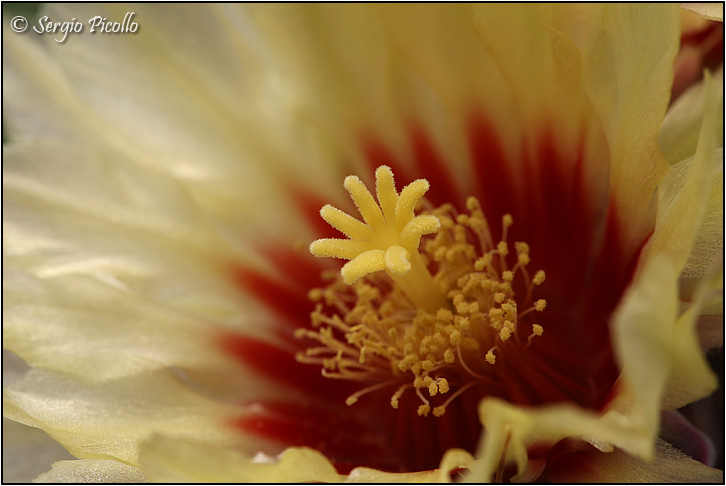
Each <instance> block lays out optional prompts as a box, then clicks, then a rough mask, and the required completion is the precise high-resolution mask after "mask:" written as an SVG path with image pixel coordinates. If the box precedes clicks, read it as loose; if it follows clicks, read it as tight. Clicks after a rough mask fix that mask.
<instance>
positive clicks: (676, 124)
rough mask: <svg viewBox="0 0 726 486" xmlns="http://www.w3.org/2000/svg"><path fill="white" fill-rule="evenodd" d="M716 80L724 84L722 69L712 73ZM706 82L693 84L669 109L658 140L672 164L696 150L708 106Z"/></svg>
mask: <svg viewBox="0 0 726 486" xmlns="http://www.w3.org/2000/svg"><path fill="white" fill-rule="evenodd" d="M713 79H714V83H715V84H716V85H717V86H721V85H723V68H719V69H718V70H717V71H715V72H714V74H713ZM704 86H705V81H701V82H699V83H696V84H694V85H693V86H691V87H690V88H689V89H688V90H687V91H686V92H685V93H683V94H682V95H680V96H679V97H678V98H677V99H676V100H675V101H674V102H673V104H672V105H671V106H670V108H668V113H666V116H665V119H664V120H663V126H662V128H661V131H660V134H659V135H658V142H659V144H660V148H661V150H662V151H663V155H664V156H665V158H666V160H668V162H669V163H670V164H671V165H673V164H676V163H678V162H680V161H681V160H684V159H687V158H689V157H691V156H693V154H694V153H696V146H697V145H698V139H699V136H700V134H701V126H702V125H703V116H704V114H705V108H706V107H707V106H708V105H707V104H706V102H705V98H704V97H705V96H706V91H705V89H704Z"/></svg>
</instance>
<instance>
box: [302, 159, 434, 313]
mask: <svg viewBox="0 0 726 486" xmlns="http://www.w3.org/2000/svg"><path fill="white" fill-rule="evenodd" d="M343 186H344V187H345V188H346V190H347V191H348V193H349V194H350V197H351V199H352V200H353V202H354V203H355V205H356V207H357V208H358V211H359V212H360V214H361V216H362V217H363V220H364V221H365V223H363V222H361V221H359V220H357V219H355V218H354V217H352V216H350V215H349V214H347V213H345V212H343V211H341V210H340V209H337V208H335V207H333V206H331V205H329V204H327V205H325V206H323V208H322V209H321V210H320V215H321V216H322V217H323V219H324V220H325V221H326V222H328V224H330V225H331V226H332V227H333V228H335V229H337V230H338V231H340V232H341V233H343V234H344V235H345V236H347V237H348V239H341V238H323V239H320V240H316V241H313V242H312V244H311V245H310V252H311V253H312V254H313V255H315V256H316V257H319V258H322V257H334V258H342V259H345V260H350V261H349V262H348V263H346V264H345V265H344V266H343V268H342V269H341V271H340V273H341V275H342V276H343V281H344V282H345V283H346V284H348V285H352V284H353V283H355V282H356V281H358V280H359V279H360V278H361V277H364V276H366V275H369V274H372V273H375V272H380V271H382V270H386V271H387V272H388V274H389V275H390V276H391V278H393V279H394V281H395V282H396V283H397V284H398V285H400V286H401V288H402V289H403V290H404V292H406V294H407V295H408V297H409V298H411V299H412V301H414V302H415V303H416V304H418V305H420V306H421V307H424V308H438V307H439V306H441V305H442V304H443V296H442V295H441V294H440V293H439V292H438V291H437V290H436V286H435V285H433V284H432V281H431V275H430V274H429V272H428V270H427V268H426V263H425V262H424V261H423V260H422V258H421V255H420V254H419V252H418V246H419V243H420V241H421V237H422V236H423V235H428V234H432V233H436V232H437V231H438V230H439V228H440V227H441V223H440V222H439V220H438V218H436V216H433V215H424V216H416V215H415V214H414V209H415V207H416V204H417V203H418V201H419V200H420V199H421V198H422V197H423V195H424V194H425V193H426V191H428V189H429V183H428V181H426V180H425V179H418V180H416V181H414V182H412V183H411V184H409V185H407V186H406V187H404V188H403V190H401V193H400V194H399V193H398V192H397V191H396V186H395V183H394V180H393V172H392V171H391V169H390V168H389V167H387V166H385V165H383V166H381V167H379V168H378V169H377V170H376V195H377V196H378V203H376V201H375V200H374V199H373V195H372V194H371V193H370V191H368V189H367V188H366V186H365V185H364V184H363V182H362V181H361V180H360V179H359V178H358V177H356V176H348V177H346V178H345V182H344V183H343Z"/></svg>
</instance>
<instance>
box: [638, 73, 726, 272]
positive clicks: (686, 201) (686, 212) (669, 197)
mask: <svg viewBox="0 0 726 486" xmlns="http://www.w3.org/2000/svg"><path fill="white" fill-rule="evenodd" d="M704 89H705V90H706V96H705V97H704V103H705V107H706V108H705V115H704V119H703V125H702V127H701V131H700V136H699V141H698V147H697V149H696V153H695V155H694V156H693V160H692V162H690V163H689V164H687V165H682V164H676V165H675V166H673V168H672V169H671V171H670V172H669V173H668V175H667V176H666V177H665V178H664V179H663V181H662V183H661V185H660V187H659V190H658V195H659V204H658V217H657V219H656V228H655V233H654V235H653V238H652V241H651V242H650V244H649V247H648V249H647V251H648V254H650V255H653V254H658V253H666V254H668V255H669V257H670V258H671V259H672V261H673V264H674V265H675V266H676V268H678V269H681V268H683V266H684V265H685V263H686V262H687V260H688V255H689V253H690V251H691V248H692V246H693V243H694V241H695V239H696V234H697V231H698V229H699V227H700V226H701V221H702V220H703V218H704V216H705V214H706V208H707V207H708V199H709V196H710V195H711V191H712V189H713V186H714V181H715V180H718V177H719V176H720V174H722V173H723V169H722V150H720V149H722V146H723V138H722V135H723V90H722V89H721V87H720V86H718V85H716V83H714V81H713V79H711V78H710V77H709V76H707V77H706V85H705V88H704Z"/></svg>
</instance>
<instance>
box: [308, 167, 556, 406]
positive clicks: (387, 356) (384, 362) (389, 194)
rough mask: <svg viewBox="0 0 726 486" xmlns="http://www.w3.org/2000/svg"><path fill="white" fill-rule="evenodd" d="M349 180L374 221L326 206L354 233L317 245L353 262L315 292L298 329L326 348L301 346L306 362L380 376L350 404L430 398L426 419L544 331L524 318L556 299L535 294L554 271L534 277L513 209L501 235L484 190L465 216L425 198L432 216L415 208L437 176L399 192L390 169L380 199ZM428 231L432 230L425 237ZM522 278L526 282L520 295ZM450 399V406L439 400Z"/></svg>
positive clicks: (353, 375)
mask: <svg viewBox="0 0 726 486" xmlns="http://www.w3.org/2000/svg"><path fill="white" fill-rule="evenodd" d="M345 187H346V188H347V189H348V191H349V192H350V194H351V197H352V198H353V200H354V202H355V203H356V206H357V207H358V209H359V210H360V212H361V214H362V215H363V219H364V220H365V221H366V223H367V225H368V226H366V225H364V224H363V223H361V222H360V221H358V220H355V219H354V218H352V217H350V216H348V215H347V214H345V213H343V212H341V211H339V210H337V209H335V208H332V206H325V207H324V208H323V210H322V211H321V214H322V215H323V218H325V220H326V221H328V222H329V223H330V224H331V225H332V226H334V227H335V228H337V229H339V230H340V231H342V232H343V233H344V234H346V235H347V236H348V237H349V238H350V240H338V239H325V240H318V241H316V242H314V243H313V244H312V245H311V247H310V248H311V252H312V253H313V254H315V255H316V256H334V257H339V258H348V259H350V261H349V262H348V263H347V264H346V265H345V266H344V267H343V269H342V271H341V273H340V274H339V275H329V276H328V278H330V279H331V283H330V284H329V285H328V286H327V287H325V288H323V289H314V290H312V291H311V292H310V294H309V297H310V299H311V300H313V301H314V302H316V308H315V311H314V312H313V313H312V314H311V324H312V329H299V330H298V331H297V335H298V336H300V337H306V338H309V339H312V340H314V341H317V342H318V343H319V345H317V346H312V347H309V348H308V349H306V351H305V352H301V353H298V355H297V360H298V361H300V362H303V363H310V364H317V365H319V366H321V367H322V374H323V375H324V376H326V377H329V378H334V379H345V380H357V381H361V382H368V383H371V385H370V386H367V387H365V388H363V389H361V390H359V391H358V392H356V393H354V394H353V395H351V396H350V397H348V399H347V401H346V403H347V404H348V405H351V404H353V403H355V402H356V401H357V400H358V399H359V398H360V397H361V396H363V395H366V394H368V393H371V392H374V391H377V390H380V389H383V388H393V387H396V388H395V391H394V393H393V395H392V396H391V399H390V403H391V406H392V407H393V408H398V406H399V401H400V398H401V397H402V396H403V394H404V393H405V392H406V391H407V390H411V391H412V392H413V393H415V394H416V395H417V397H418V399H419V400H420V402H421V405H420V406H419V407H418V409H417V413H418V414H419V415H428V413H430V412H431V411H432V410H433V415H434V416H437V417H440V416H442V415H443V414H444V413H445V411H446V407H447V406H448V405H449V404H450V403H451V401H452V400H454V399H455V398H456V397H458V396H460V395H461V394H462V393H464V392H466V391H467V390H469V389H471V388H473V387H484V388H485V387H487V386H489V385H491V384H492V383H493V378H492V373H491V368H489V367H490V366H492V365H494V364H495V363H496V356H497V354H498V353H502V352H506V349H508V347H510V346H528V345H530V343H531V341H532V339H533V338H534V337H537V336H541V335H542V334H543V332H544V329H543V327H542V326H541V325H539V324H535V323H531V322H530V324H529V326H528V327H531V330H532V332H531V334H529V336H528V337H527V339H526V343H525V342H523V339H524V337H526V332H525V336H520V334H521V333H520V332H519V328H520V327H521V325H522V323H523V318H524V317H525V316H527V315H528V314H530V313H531V312H541V311H543V310H544V308H545V306H546V302H545V301H544V300H543V299H540V300H537V301H533V300H532V293H533V289H534V287H535V286H537V285H540V284H542V283H543V282H544V279H545V275H544V272H542V271H541V270H540V271H538V272H536V273H535V277H534V278H532V279H530V277H529V274H528V272H527V270H526V266H527V265H528V264H529V263H530V247H529V245H528V244H527V243H524V242H516V243H514V245H513V247H512V246H511V245H510V244H509V243H508V242H507V232H508V228H509V227H510V226H511V225H512V224H513V223H514V221H513V218H512V216H511V215H508V214H507V215H504V216H503V218H502V236H501V238H500V239H499V240H498V241H496V242H495V241H494V239H493V238H492V235H491V232H490V228H489V225H488V223H487V220H486V218H485V217H484V214H483V212H482V210H481V207H480V206H479V202H478V201H477V200H476V199H475V198H469V200H468V201H467V209H468V213H466V214H464V213H462V214H459V213H457V212H456V210H455V209H454V208H453V206H451V205H449V204H445V205H443V206H441V207H439V208H432V207H429V205H428V203H427V201H426V200H422V201H421V203H420V204H421V205H422V206H423V212H424V214H423V215H419V216H415V215H414V208H415V206H416V204H417V203H418V201H419V199H420V198H421V197H422V195H423V194H424V192H426V190H427V189H428V183H427V182H426V181H424V180H418V181H415V182H414V183H412V184H409V185H408V186H406V187H405V188H404V189H403V190H402V191H401V194H400V195H398V194H396V191H395V186H394V183H393V174H392V173H391V171H390V169H389V168H388V167H385V166H384V167H380V168H379V169H378V170H377V171H376V189H377V195H378V200H379V203H380V207H379V206H378V205H376V204H375V202H374V201H373V196H372V195H371V194H370V193H369V192H368V191H367V190H366V189H365V187H364V186H363V184H362V183H361V182H360V181H359V180H358V179H357V178H351V177H348V178H347V179H346V183H345ZM326 208H327V209H326ZM434 221H435V223H434ZM432 233H435V234H433V235H431V234H432ZM423 235H431V236H426V238H425V239H424V240H423V242H422V244H421V243H420V242H421V239H422V236H423ZM419 246H421V248H420V249H419V248H418V247H419ZM399 249H400V250H399ZM389 253H393V255H392V256H391V257H390V258H389ZM511 253H514V255H510V254H511ZM376 255H377V256H376ZM510 260H514V261H515V263H514V265H513V266H511V267H510V266H509V262H510ZM381 270H385V272H380V271H381ZM516 278H522V279H523V281H524V287H525V289H526V295H525V296H524V298H520V299H519V300H518V299H517V298H516V297H517V296H515V292H514V290H513V282H514V281H515V279H516ZM522 306H524V308H522ZM529 319H530V318H528V320H529ZM439 396H442V397H443V398H442V399H441V400H443V402H442V403H440V404H436V405H432V402H431V400H437V401H438V400H439V398H438V397H439Z"/></svg>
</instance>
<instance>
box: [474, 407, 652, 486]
mask: <svg viewBox="0 0 726 486" xmlns="http://www.w3.org/2000/svg"><path fill="white" fill-rule="evenodd" d="M479 418H480V420H481V423H482V425H483V426H484V429H485V431H484V433H483V434H482V438H481V439H480V442H479V447H478V452H477V456H476V459H477V460H476V461H475V462H474V463H473V464H472V466H471V472H470V473H469V474H467V475H466V477H465V480H466V481H467V482H474V483H478V482H489V481H496V480H497V479H498V476H497V472H498V471H499V470H500V469H499V467H500V461H502V460H503V461H504V462H503V463H504V464H514V465H516V467H517V475H516V476H515V477H514V478H513V480H514V481H517V480H522V479H525V478H532V477H533V476H534V475H536V472H537V471H534V470H531V469H530V468H535V467H536V464H534V463H530V462H529V460H528V455H527V449H528V448H529V447H531V446H534V445H538V446H545V445H554V444H555V443H556V442H558V441H559V440H561V439H563V438H566V437H574V438H577V439H581V440H584V441H586V442H588V443H590V444H592V445H594V446H596V447H597V448H598V449H601V450H612V445H613V444H617V445H618V446H620V447H622V448H624V449H626V450H628V451H629V453H631V454H638V455H642V454H643V453H645V452H646V451H647V450H648V449H649V448H650V447H651V444H652V442H651V441H652V437H648V436H647V435H644V434H643V433H642V432H641V430H639V429H638V427H637V424H634V423H633V422H632V421H631V420H630V418H629V417H624V416H622V415H621V414H620V413H618V412H614V411H607V412H606V413H604V414H601V413H596V412H593V411H589V410H584V409H582V408H579V407H576V406H573V405H569V404H567V405H550V406H544V407H539V408H530V407H520V406H517V405H513V404H511V403H508V402H505V401H503V400H500V399H496V398H485V399H484V400H482V401H481V403H480V404H479ZM499 479H501V478H499Z"/></svg>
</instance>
